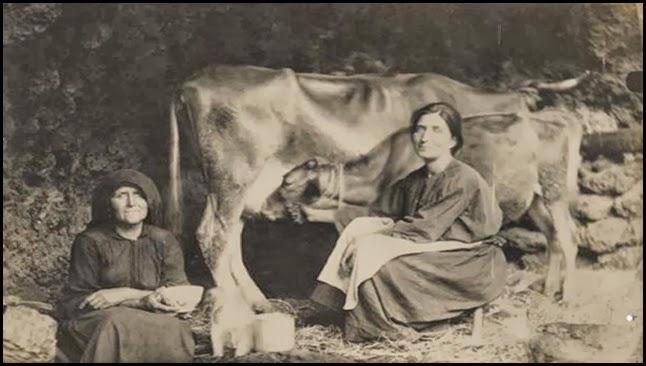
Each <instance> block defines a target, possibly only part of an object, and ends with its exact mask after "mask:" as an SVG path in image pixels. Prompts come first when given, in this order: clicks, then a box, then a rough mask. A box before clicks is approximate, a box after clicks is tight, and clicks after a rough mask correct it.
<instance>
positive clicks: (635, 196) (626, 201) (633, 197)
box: [612, 180, 644, 218]
mask: <svg viewBox="0 0 646 366" xmlns="http://www.w3.org/2000/svg"><path fill="white" fill-rule="evenodd" d="M643 184H644V181H643V180H640V181H639V182H638V183H637V184H635V186H633V188H631V189H630V190H629V191H628V192H626V193H624V194H623V195H621V197H618V198H617V199H615V202H614V205H613V207H612V208H613V211H614V212H615V213H616V214H617V215H618V216H621V217H626V218H631V217H642V216H643V215H644V187H643Z"/></svg>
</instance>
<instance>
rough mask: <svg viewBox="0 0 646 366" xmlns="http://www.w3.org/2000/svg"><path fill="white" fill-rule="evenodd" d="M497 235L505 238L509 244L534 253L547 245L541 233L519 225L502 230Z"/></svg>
mask: <svg viewBox="0 0 646 366" xmlns="http://www.w3.org/2000/svg"><path fill="white" fill-rule="evenodd" d="M499 235H500V236H502V237H503V238H505V239H507V240H508V241H509V244H510V245H511V246H513V247H515V248H518V249H520V250H522V251H523V252H526V253H535V252H538V251H541V250H544V249H545V247H546V246H547V239H546V238H545V235H543V233H541V232H538V231H531V230H527V229H524V228H521V227H514V228H511V229H507V230H503V231H501V232H500V234H499Z"/></svg>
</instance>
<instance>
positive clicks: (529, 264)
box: [520, 252, 547, 272]
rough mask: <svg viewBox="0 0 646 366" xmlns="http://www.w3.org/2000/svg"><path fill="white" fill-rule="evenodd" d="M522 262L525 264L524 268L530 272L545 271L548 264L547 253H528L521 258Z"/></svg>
mask: <svg viewBox="0 0 646 366" xmlns="http://www.w3.org/2000/svg"><path fill="white" fill-rule="evenodd" d="M520 261H521V263H522V264H523V269H525V270H527V271H530V272H543V270H544V269H545V267H546V266H547V254H545V253H544V252H543V253H535V254H527V255H524V256H522V257H521V258H520Z"/></svg>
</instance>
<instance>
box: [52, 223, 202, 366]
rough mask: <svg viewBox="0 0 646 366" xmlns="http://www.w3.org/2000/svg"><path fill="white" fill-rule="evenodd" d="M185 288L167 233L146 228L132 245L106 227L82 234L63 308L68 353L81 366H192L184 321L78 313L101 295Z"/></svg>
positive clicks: (127, 311)
mask: <svg viewBox="0 0 646 366" xmlns="http://www.w3.org/2000/svg"><path fill="white" fill-rule="evenodd" d="M183 284H188V280H187V278H186V274H185V272H184V259H183V255H182V251H181V248H180V244H179V243H178V242H177V240H176V239H175V238H174V236H173V235H172V234H171V233H169V232H168V231H166V230H163V229H160V228H157V227H155V226H152V225H147V224H144V227H143V230H142V234H141V236H140V237H139V238H138V239H137V240H134V241H132V240H129V239H125V238H123V237H121V236H120V235H119V234H117V233H116V232H115V231H114V229H113V228H111V227H109V226H106V225H104V226H100V227H95V228H92V229H88V230H86V231H84V232H83V233H81V234H79V235H78V236H77V238H76V240H75V242H74V244H73V247H72V258H71V262H70V272H69V283H68V286H67V287H66V289H65V291H64V295H63V298H62V300H61V302H60V304H59V310H60V313H61V314H62V316H64V317H65V319H66V320H65V321H64V322H63V323H62V325H61V326H62V328H63V329H62V331H63V338H64V339H63V342H62V343H63V344H64V345H65V346H66V347H67V348H65V349H64V351H66V353H67V352H69V353H71V354H72V355H71V356H72V358H79V360H80V362H191V361H192V360H193V352H194V340H193V335H192V333H191V329H190V327H189V325H188V323H187V322H186V321H183V320H180V319H178V318H176V317H173V316H172V315H167V314H157V313H153V312H148V311H144V310H140V309H135V308H131V307H126V306H114V307H110V308H107V309H103V310H91V309H89V308H87V307H86V309H78V305H79V304H80V303H81V302H82V301H83V299H84V298H85V297H87V296H88V295H90V294H92V293H93V292H95V291H97V290H100V289H108V288H117V287H130V288H136V289H141V290H155V289H156V288H158V287H161V286H165V285H168V286H172V285H183ZM65 346H64V347H65Z"/></svg>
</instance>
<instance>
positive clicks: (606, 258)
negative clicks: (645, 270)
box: [597, 246, 644, 269]
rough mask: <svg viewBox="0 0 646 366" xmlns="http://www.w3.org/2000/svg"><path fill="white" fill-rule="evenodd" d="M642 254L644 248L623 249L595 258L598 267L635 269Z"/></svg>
mask: <svg viewBox="0 0 646 366" xmlns="http://www.w3.org/2000/svg"><path fill="white" fill-rule="evenodd" d="M643 253H644V247H642V246H634V247H623V248H619V249H617V250H616V251H614V252H612V253H608V254H602V255H600V256H599V257H598V258H597V261H598V262H599V265H600V267H602V268H609V269H635V268H637V265H638V264H639V260H640V259H641V258H642V255H643Z"/></svg>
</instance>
